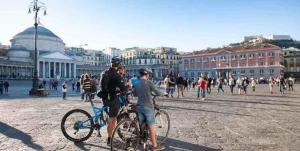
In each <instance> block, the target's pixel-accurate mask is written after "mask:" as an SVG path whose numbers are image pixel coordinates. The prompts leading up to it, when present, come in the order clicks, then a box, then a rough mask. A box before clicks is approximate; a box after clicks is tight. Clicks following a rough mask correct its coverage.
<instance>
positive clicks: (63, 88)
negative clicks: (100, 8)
mask: <svg viewBox="0 0 300 151" xmlns="http://www.w3.org/2000/svg"><path fill="white" fill-rule="evenodd" d="M67 89H68V85H67V81H65V82H64V83H63V84H62V93H63V99H64V100H66V99H67Z"/></svg>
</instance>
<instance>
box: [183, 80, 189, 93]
mask: <svg viewBox="0 0 300 151" xmlns="http://www.w3.org/2000/svg"><path fill="white" fill-rule="evenodd" d="M183 81H184V90H185V89H186V91H189V87H188V79H187V78H186V79H184V80H183Z"/></svg>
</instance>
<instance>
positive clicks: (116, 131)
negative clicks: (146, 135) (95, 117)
mask: <svg viewBox="0 0 300 151" xmlns="http://www.w3.org/2000/svg"><path fill="white" fill-rule="evenodd" d="M126 122H129V124H127V125H130V126H133V128H134V132H133V133H134V135H136V137H135V139H133V140H135V142H129V143H135V145H134V144H133V145H134V146H133V148H134V150H137V148H138V145H139V141H140V131H139V127H138V123H137V121H136V120H131V119H129V118H124V119H122V120H121V121H120V122H119V123H118V124H117V126H116V127H115V129H114V131H113V133H112V137H111V142H110V150H111V151H116V150H118V151H119V150H124V151H125V150H126V151H127V150H128V148H127V147H125V148H123V149H120V148H116V147H115V145H116V144H115V143H116V142H117V139H116V137H117V136H119V137H120V138H121V136H122V138H121V141H125V142H124V143H128V142H126V141H128V140H126V138H125V136H124V135H123V134H122V135H121V136H120V135H119V132H120V131H121V128H122V126H123V124H125V123H126Z"/></svg>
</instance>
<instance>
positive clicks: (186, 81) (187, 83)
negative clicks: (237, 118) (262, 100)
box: [158, 74, 295, 100]
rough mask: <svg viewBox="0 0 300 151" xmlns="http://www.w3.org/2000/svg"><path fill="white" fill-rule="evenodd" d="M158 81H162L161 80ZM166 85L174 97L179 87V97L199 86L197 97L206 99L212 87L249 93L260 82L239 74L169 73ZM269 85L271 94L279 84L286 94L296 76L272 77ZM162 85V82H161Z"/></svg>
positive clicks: (292, 87) (222, 91)
mask: <svg viewBox="0 0 300 151" xmlns="http://www.w3.org/2000/svg"><path fill="white" fill-rule="evenodd" d="M158 83H161V82H160V81H159V82H158ZM163 83H164V85H165V91H166V92H167V93H168V94H169V95H170V96H171V97H174V93H175V90H176V88H177V98H179V97H180V96H182V97H184V91H188V90H189V89H191V88H192V89H195V87H197V89H198V91H197V98H200V97H201V98H202V100H205V94H206V93H208V94H210V93H211V90H212V87H216V89H217V94H219V93H224V92H225V91H224V86H228V87H229V89H230V93H231V94H234V89H235V88H236V89H237V94H239V95H242V94H247V92H248V91H249V90H248V89H250V90H251V91H252V92H255V91H256V86H257V85H258V84H260V83H261V82H260V80H259V79H258V78H248V77H247V76H238V77H237V78H234V77H233V76H230V77H229V78H224V77H219V78H213V77H211V76H210V75H207V76H206V75H204V74H201V75H200V76H199V78H198V79H194V78H184V77H182V76H181V75H180V74H178V75H177V77H175V76H173V75H171V74H170V75H167V76H166V78H165V79H164V80H163ZM267 83H268V85H269V91H270V93H271V94H273V93H274V90H273V87H274V86H275V85H277V86H278V88H279V92H280V93H282V94H284V92H285V90H288V91H294V84H295V78H292V77H288V78H284V77H283V76H279V77H277V78H274V77H270V78H269V79H268V81H267ZM159 86H160V84H159Z"/></svg>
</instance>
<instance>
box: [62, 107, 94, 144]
mask: <svg viewBox="0 0 300 151" xmlns="http://www.w3.org/2000/svg"><path fill="white" fill-rule="evenodd" d="M61 131H62V133H63V134H64V136H65V137H66V138H67V139H69V140H70V141H73V142H82V141H85V140H87V139H88V138H89V137H91V135H92V133H93V119H92V117H91V115H90V114H89V113H88V112H86V111H84V110H81V109H74V110H71V111H69V112H68V113H66V114H65V115H64V117H63V118H62V121H61Z"/></svg>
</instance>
